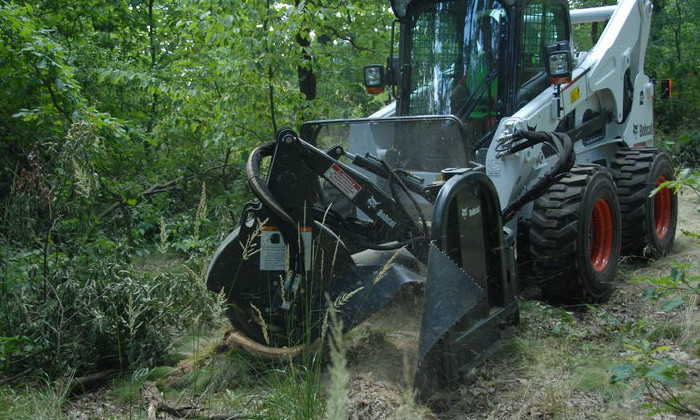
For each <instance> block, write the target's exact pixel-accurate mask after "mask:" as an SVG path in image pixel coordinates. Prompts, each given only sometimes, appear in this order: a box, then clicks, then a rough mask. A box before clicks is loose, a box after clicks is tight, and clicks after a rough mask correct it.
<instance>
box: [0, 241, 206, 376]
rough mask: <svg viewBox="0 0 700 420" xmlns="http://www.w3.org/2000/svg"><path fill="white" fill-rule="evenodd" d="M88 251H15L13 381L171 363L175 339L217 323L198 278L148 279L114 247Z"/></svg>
mask: <svg viewBox="0 0 700 420" xmlns="http://www.w3.org/2000/svg"><path fill="white" fill-rule="evenodd" d="M83 251H84V252H85V253H84V254H82V255H78V256H73V257H67V256H66V255H64V254H61V253H53V254H51V255H44V254H42V253H41V252H39V251H32V252H20V250H19V249H17V250H14V252H11V251H8V255H7V256H8V257H9V258H8V259H7V260H6V268H7V270H6V273H7V274H6V276H5V279H4V282H3V284H2V287H3V290H2V292H4V293H3V294H4V297H5V300H4V302H5V303H4V304H3V306H2V308H0V314H1V315H2V322H1V323H0V326H1V327H2V329H1V330H0V366H1V367H2V369H3V373H4V374H5V375H7V376H8V377H12V376H19V375H20V374H21V375H22V376H24V375H26V374H40V373H46V374H49V375H50V376H51V377H55V376H57V375H61V374H69V373H75V372H78V373H79V374H84V373H87V372H90V371H95V370H100V369H104V368H111V367H118V368H122V369H124V368H135V367H140V366H155V365H158V364H164V363H167V362H169V361H170V357H171V354H170V343H171V338H172V334H173V333H174V332H177V331H180V330H182V329H183V328H184V327H188V326H190V325H191V323H192V322H205V321H208V320H211V319H213V315H214V313H215V308H216V305H214V298H215V297H214V296H210V295H211V294H210V293H205V292H204V291H203V288H204V287H203V283H202V281H201V278H200V277H199V276H198V275H196V274H194V271H192V270H185V272H182V273H179V274H168V273H163V274H157V275H153V274H151V273H147V272H141V271H139V270H137V269H136V268H135V267H134V266H132V265H130V264H127V263H125V262H123V261H125V258H123V257H122V256H120V253H121V249H120V245H119V244H115V243H113V242H110V241H104V242H103V243H97V242H96V243H92V244H89V246H84V247H83ZM193 320H194V321H193Z"/></svg>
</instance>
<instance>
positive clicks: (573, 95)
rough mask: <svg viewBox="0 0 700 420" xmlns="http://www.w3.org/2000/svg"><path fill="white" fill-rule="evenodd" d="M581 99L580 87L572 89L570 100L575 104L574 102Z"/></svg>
mask: <svg viewBox="0 0 700 420" xmlns="http://www.w3.org/2000/svg"><path fill="white" fill-rule="evenodd" d="M580 98H581V89H579V87H578V86H576V87H575V88H573V89H571V93H569V100H570V101H571V103H572V104H573V103H574V102H576V101H578V100H579V99H580Z"/></svg>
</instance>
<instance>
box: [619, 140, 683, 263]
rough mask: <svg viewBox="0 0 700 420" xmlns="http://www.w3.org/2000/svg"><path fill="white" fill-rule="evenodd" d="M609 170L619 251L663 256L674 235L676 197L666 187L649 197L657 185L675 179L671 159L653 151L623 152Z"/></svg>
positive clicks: (642, 149) (657, 256)
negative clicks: (617, 207)
mask: <svg viewBox="0 0 700 420" xmlns="http://www.w3.org/2000/svg"><path fill="white" fill-rule="evenodd" d="M612 170H613V175H614V176H615V184H616V185H617V191H618V195H619V196H620V213H621V215H622V252H623V253H624V254H626V255H637V256H644V257H651V258H660V257H663V256H664V255H666V254H667V253H668V252H669V251H670V250H671V247H672V246H673V241H674V239H675V236H676V222H677V218H678V197H677V196H676V194H675V193H674V192H673V191H672V190H670V189H668V188H664V189H663V190H661V191H659V193H658V194H656V195H654V196H653V197H650V196H649V195H650V194H651V192H652V191H653V190H654V189H655V188H656V187H657V186H658V185H659V184H660V183H662V182H664V181H670V180H673V179H675V176H674V168H673V163H672V162H671V157H670V156H669V155H668V154H667V153H666V152H663V151H660V150H659V149H656V148H639V149H623V150H620V151H619V152H617V154H616V155H615V160H613V162H612Z"/></svg>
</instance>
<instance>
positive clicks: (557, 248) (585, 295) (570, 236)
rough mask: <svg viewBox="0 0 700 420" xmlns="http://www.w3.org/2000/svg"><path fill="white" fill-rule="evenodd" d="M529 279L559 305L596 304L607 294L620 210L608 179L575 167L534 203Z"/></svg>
mask: <svg viewBox="0 0 700 420" xmlns="http://www.w3.org/2000/svg"><path fill="white" fill-rule="evenodd" d="M530 244H531V248H530V254H531V258H532V264H533V274H534V276H535V278H536V279H537V282H538V284H539V285H540V287H541V289H542V294H543V295H544V296H545V297H546V298H548V299H550V300H554V301H557V302H561V303H577V302H598V301H602V300H605V299H606V298H607V297H608V295H609V294H610V292H611V291H612V290H613V287H614V281H615V277H616V275H617V265H618V257H619V254H620V206H619V201H618V198H617V192H616V190H615V184H614V183H613V179H612V176H611V175H610V173H609V172H608V171H607V170H606V169H605V168H602V167H600V166H597V165H580V166H579V165H577V166H574V168H572V169H571V172H569V173H568V174H567V175H566V176H564V177H563V178H562V179H560V180H559V181H558V182H557V183H555V184H554V185H552V186H551V187H550V188H549V191H547V193H545V194H544V195H543V196H542V197H540V198H539V199H537V200H536V201H535V203H534V208H533V211H532V226H531V228H530Z"/></svg>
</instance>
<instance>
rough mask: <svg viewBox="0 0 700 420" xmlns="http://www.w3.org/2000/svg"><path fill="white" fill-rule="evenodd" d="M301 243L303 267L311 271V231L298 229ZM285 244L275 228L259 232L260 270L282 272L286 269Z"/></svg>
mask: <svg viewBox="0 0 700 420" xmlns="http://www.w3.org/2000/svg"><path fill="white" fill-rule="evenodd" d="M299 231H300V234H301V235H300V236H301V241H302V244H303V246H304V266H305V269H306V270H307V271H308V270H310V269H311V256H312V255H311V253H312V252H313V248H312V245H313V229H312V228H311V227H304V226H302V227H300V228H299ZM287 258H288V256H287V244H286V243H285V242H284V238H283V237H282V232H280V231H279V229H277V228H276V227H275V226H264V227H263V228H262V229H261V231H260V270H263V271H284V270H286V269H287Z"/></svg>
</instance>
